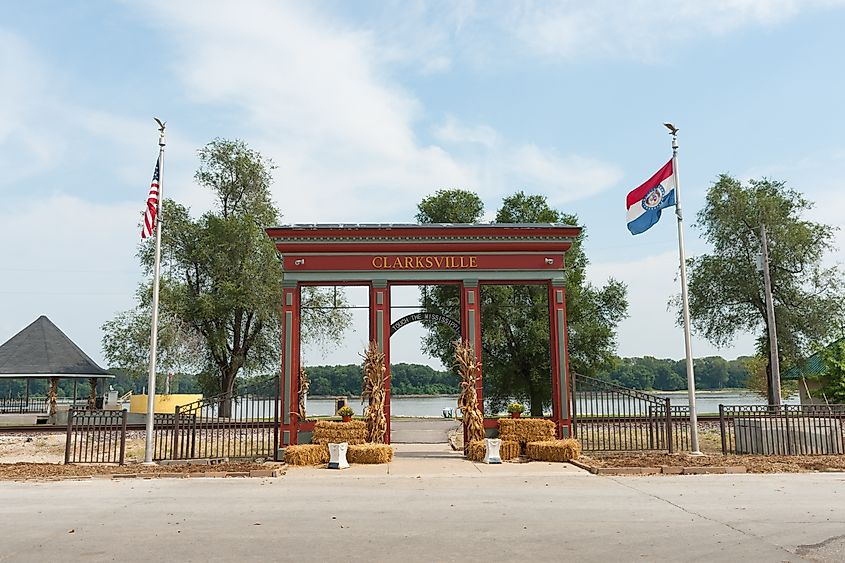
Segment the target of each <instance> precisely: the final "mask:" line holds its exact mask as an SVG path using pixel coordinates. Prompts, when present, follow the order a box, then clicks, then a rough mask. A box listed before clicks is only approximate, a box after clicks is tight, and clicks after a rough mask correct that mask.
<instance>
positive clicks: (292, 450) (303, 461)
mask: <svg viewBox="0 0 845 563" xmlns="http://www.w3.org/2000/svg"><path fill="white" fill-rule="evenodd" d="M328 462H329V448H328V447H326V446H324V445H319V444H297V445H295V446H288V447H286V448H285V463H287V464H288V465H320V464H323V463H328Z"/></svg>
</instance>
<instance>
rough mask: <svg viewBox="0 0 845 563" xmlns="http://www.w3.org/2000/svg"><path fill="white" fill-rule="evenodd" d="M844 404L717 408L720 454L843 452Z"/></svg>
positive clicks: (844, 448) (816, 453)
mask: <svg viewBox="0 0 845 563" xmlns="http://www.w3.org/2000/svg"><path fill="white" fill-rule="evenodd" d="M843 429H845V405H719V430H720V433H721V437H722V453H723V454H728V453H735V454H757V455H820V454H842V453H845V434H843Z"/></svg>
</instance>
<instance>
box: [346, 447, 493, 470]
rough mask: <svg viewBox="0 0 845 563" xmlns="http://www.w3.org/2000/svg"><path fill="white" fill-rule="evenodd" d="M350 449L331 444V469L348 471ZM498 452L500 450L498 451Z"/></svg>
mask: <svg viewBox="0 0 845 563" xmlns="http://www.w3.org/2000/svg"><path fill="white" fill-rule="evenodd" d="M347 449H349V444H348V443H347V442H341V443H339V444H329V469H348V468H349V462H348V461H346V450H347ZM496 451H497V452H498V450H496Z"/></svg>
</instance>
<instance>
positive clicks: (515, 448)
mask: <svg viewBox="0 0 845 563" xmlns="http://www.w3.org/2000/svg"><path fill="white" fill-rule="evenodd" d="M521 454H522V448H521V447H520V445H519V442H514V441H513V440H502V447H501V448H499V456H501V458H502V461H506V460H509V459H516V458H518V457H519V456H520V455H521Z"/></svg>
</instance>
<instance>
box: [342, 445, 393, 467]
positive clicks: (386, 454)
mask: <svg viewBox="0 0 845 563" xmlns="http://www.w3.org/2000/svg"><path fill="white" fill-rule="evenodd" d="M346 459H347V460H348V461H349V463H390V461H391V460H392V459H393V448H391V447H390V446H388V445H387V444H357V445H353V446H349V449H348V450H347V451H346Z"/></svg>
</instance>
